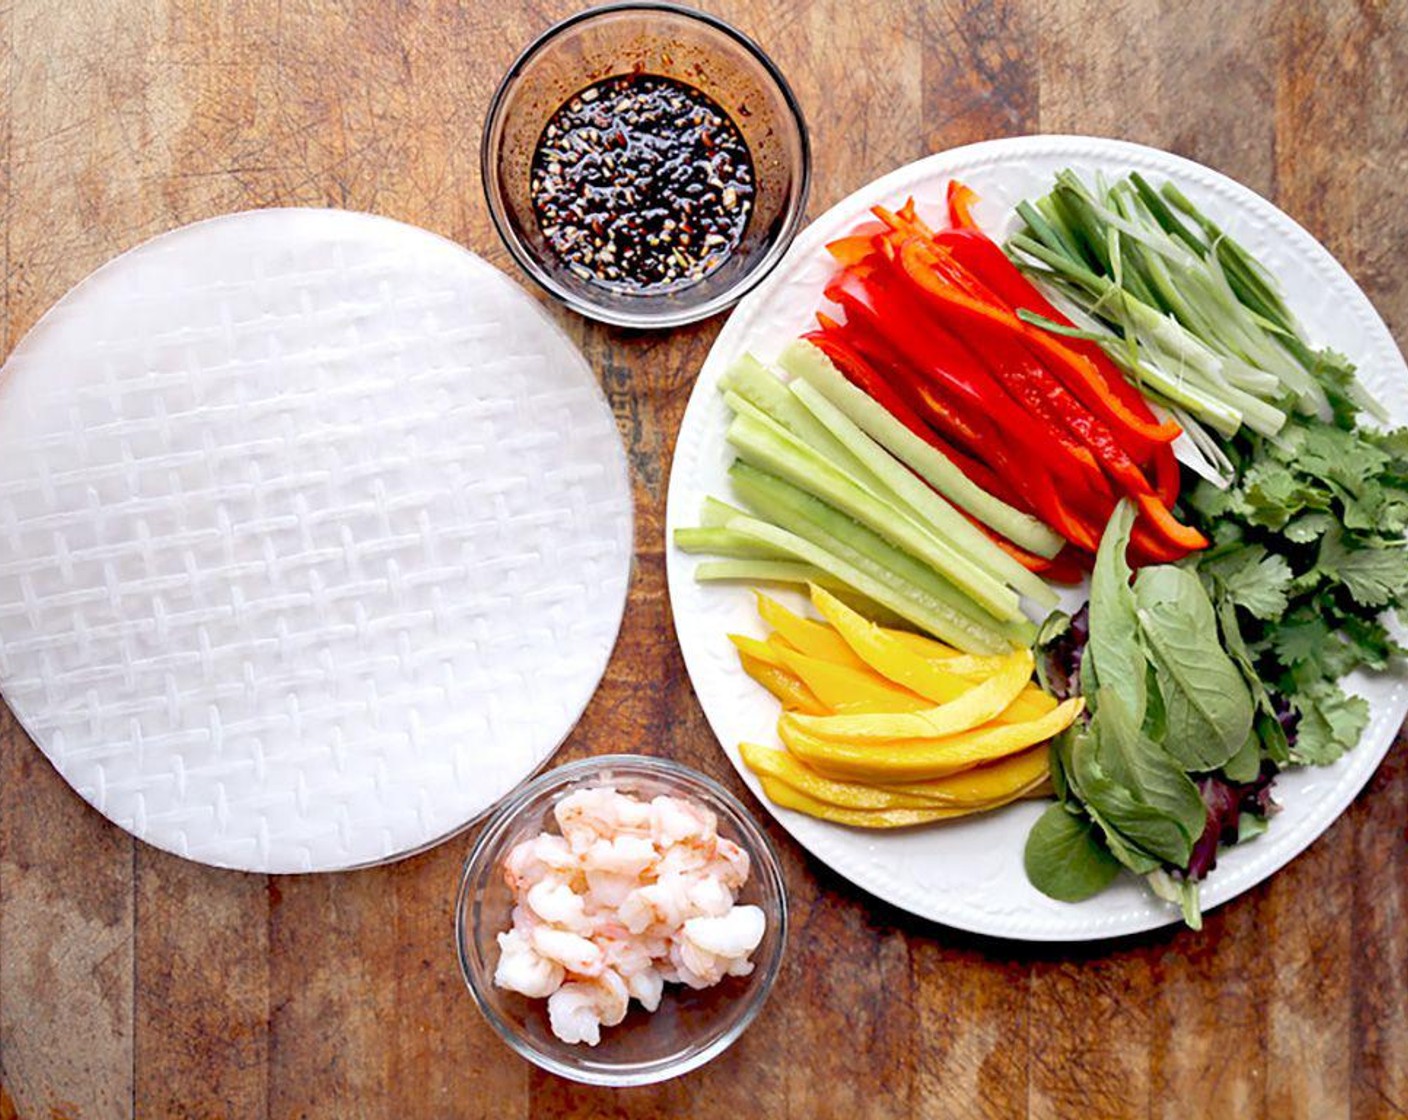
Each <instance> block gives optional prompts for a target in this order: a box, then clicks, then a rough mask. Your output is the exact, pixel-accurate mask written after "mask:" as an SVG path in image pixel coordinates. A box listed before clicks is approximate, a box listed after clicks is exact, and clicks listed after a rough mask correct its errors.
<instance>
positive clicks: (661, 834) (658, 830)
mask: <svg viewBox="0 0 1408 1120" xmlns="http://www.w3.org/2000/svg"><path fill="white" fill-rule="evenodd" d="M650 817H651V838H652V839H653V840H654V841H655V843H656V845H657V846H658V847H659V848H661V849H664V848H667V847H670V846H671V845H674V844H680V843H684V842H687V841H695V842H700V843H703V842H707V841H710V840H712V839H713V838H714V836H715V835H717V831H718V823H719V820H718V818H717V817H716V816H714V814H713V813H711V812H710V811H709V810H708V809H704V808H702V807H700V806H698V805H695V804H693V803H692V802H689V801H685V800H682V799H681V798H678V797H657V798H655V799H654V800H653V801H651V803H650Z"/></svg>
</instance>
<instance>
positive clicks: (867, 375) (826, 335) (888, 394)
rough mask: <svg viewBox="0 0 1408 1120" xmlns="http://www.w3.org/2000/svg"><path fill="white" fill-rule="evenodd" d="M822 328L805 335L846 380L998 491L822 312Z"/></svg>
mask: <svg viewBox="0 0 1408 1120" xmlns="http://www.w3.org/2000/svg"><path fill="white" fill-rule="evenodd" d="M817 319H818V320H819V321H820V322H821V326H822V329H821V330H819V331H810V332H808V333H807V334H804V335H802V337H803V338H804V339H806V340H807V341H808V342H810V343H812V345H814V346H816V347H817V348H818V349H819V350H821V352H822V353H824V354H825V355H826V356H827V357H828V358H830V359H831V360H832V362H833V363H835V365H836V368H837V369H838V370H840V371H841V373H842V374H843V375H844V376H845V378H846V380H848V381H850V382H851V383H852V384H853V385H855V386H856V387H857V388H859V389H860V390H861V391H862V392H863V393H866V394H867V395H868V396H870V397H872V398H873V399H874V400H875V401H876V402H877V403H878V404H879V405H880V406H881V407H882V408H884V409H885V411H886V412H888V413H889V414H890V415H891V416H893V417H894V418H895V419H896V420H898V421H899V422H900V423H901V424H903V425H904V426H905V427H906V428H908V429H909V430H910V431H911V432H913V433H914V434H915V435H917V436H918V437H919V438H920V439H922V440H923V441H924V442H925V443H927V444H928V445H929V446H930V447H932V448H933V449H934V450H935V451H937V452H938V453H939V454H940V455H942V456H943V457H944V458H945V459H947V460H948V461H949V462H951V463H952V464H953V465H954V466H956V467H957V468H958V469H959V470H960V471H962V472H963V474H964V476H965V477H966V478H968V479H969V480H970V481H971V482H973V483H974V484H975V485H977V486H979V487H981V488H982V489H984V490H986V491H987V492H988V493H989V494H996V489H997V488H1002V489H1005V487H998V483H997V478H996V477H995V476H994V475H993V473H992V472H991V471H990V470H988V468H987V467H985V466H983V465H982V464H981V463H979V462H978V461H977V460H976V459H972V458H970V457H969V456H967V455H965V454H964V453H963V452H961V451H959V450H958V449H957V448H956V447H953V446H952V445H951V444H949V443H948V442H947V441H946V440H944V439H943V438H941V437H940V436H939V435H937V434H936V433H935V431H934V429H933V428H931V427H930V426H929V425H928V424H927V423H926V422H925V421H924V418H923V417H922V416H920V415H919V413H918V412H916V411H915V410H914V409H913V408H911V407H910V405H909V402H908V401H906V400H905V399H904V397H902V396H901V395H900V393H899V391H898V390H897V389H896V388H895V387H894V386H893V385H891V384H890V382H889V381H888V380H886V378H885V376H884V375H883V374H882V373H881V372H880V371H879V370H877V369H875V368H874V367H873V366H871V365H870V363H869V362H867V361H866V360H865V358H864V357H862V356H861V355H860V353H859V352H857V351H856V350H855V348H854V347H852V346H851V345H850V344H849V343H847V342H846V340H845V338H844V336H843V332H842V328H841V326H840V324H838V323H836V322H835V321H834V320H833V319H831V318H829V317H828V316H826V315H820V314H819V315H818V316H817Z"/></svg>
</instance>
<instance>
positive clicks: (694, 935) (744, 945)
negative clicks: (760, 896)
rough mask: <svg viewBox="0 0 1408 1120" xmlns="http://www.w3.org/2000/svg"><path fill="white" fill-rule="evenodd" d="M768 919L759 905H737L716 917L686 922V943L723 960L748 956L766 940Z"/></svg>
mask: <svg viewBox="0 0 1408 1120" xmlns="http://www.w3.org/2000/svg"><path fill="white" fill-rule="evenodd" d="M766 929H767V918H766V917H765V916H764V914H763V912H762V910H760V909H759V908H758V907H756V906H735V907H734V908H733V909H732V910H730V911H729V912H728V913H726V914H724V915H722V916H720V917H713V918H690V919H689V921H687V922H685V923H684V938H683V940H684V941H685V943H686V944H688V945H693V946H695V947H696V948H699V949H702V950H703V951H704V952H706V953H713V954H714V955H715V956H719V957H746V956H747V955H748V954H749V953H751V952H752V951H753V950H754V949H756V948H757V947H758V945H759V943H760V942H761V941H762V940H763V933H764V932H765V931H766Z"/></svg>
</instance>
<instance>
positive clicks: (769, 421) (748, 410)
mask: <svg viewBox="0 0 1408 1120" xmlns="http://www.w3.org/2000/svg"><path fill="white" fill-rule="evenodd" d="M785 391H786V392H787V395H788V396H789V397H790V396H792V393H791V390H785ZM724 403H725V404H726V405H728V406H729V408H730V409H732V410H733V414H734V415H735V416H748V417H751V418H752V419H754V420H756V421H758V422H759V423H760V424H762V425H763V426H764V427H766V428H768V429H769V430H770V431H771V432H772V433H773V434H774V435H775V436H777V438H778V439H781V440H785V441H787V443H788V444H790V445H792V446H795V447H797V448H800V449H803V450H810V451H813V452H815V451H816V450H817V449H816V448H815V447H814V446H811V445H809V444H808V443H807V442H806V441H805V440H804V439H802V438H801V437H800V436H798V435H797V433H796V432H794V431H792V430H790V429H788V428H787V427H785V426H784V425H783V424H782V423H781V422H780V421H779V420H778V419H777V418H776V417H773V416H769V415H768V414H767V413H766V412H764V411H763V410H762V409H760V408H758V407H757V406H756V405H754V404H752V403H751V402H750V401H748V400H745V399H744V398H743V397H740V396H739V395H738V394H737V393H734V392H732V391H730V392H727V393H725V394H724ZM836 444H837V446H838V447H839V448H840V449H841V453H840V454H837V453H833V454H831V455H830V456H829V457H828V459H827V461H828V462H829V463H831V465H832V466H834V467H837V468H838V469H840V470H841V471H842V472H843V473H845V474H847V475H849V476H850V478H851V480H852V481H853V482H856V483H858V484H859V485H860V486H862V487H863V488H864V489H866V490H869V491H870V492H871V493H872V494H875V495H876V496H877V497H882V498H885V499H886V500H887V501H888V500H890V498H891V494H890V488H889V487H888V486H886V485H885V483H884V482H883V481H882V480H881V479H880V477H879V476H878V475H876V473H875V472H874V471H873V470H871V469H870V467H869V466H868V465H866V464H865V463H863V462H862V461H861V460H860V459H858V458H857V457H856V456H855V455H852V454H851V453H850V449H849V448H847V447H846V445H845V444H844V443H842V442H841V441H840V440H836Z"/></svg>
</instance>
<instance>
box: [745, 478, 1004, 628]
mask: <svg viewBox="0 0 1408 1120" xmlns="http://www.w3.org/2000/svg"><path fill="white" fill-rule="evenodd" d="M728 473H729V479H730V480H731V481H732V482H733V488H734V490H735V491H736V492H737V493H738V496H739V497H740V498H742V499H743V500H744V501H745V502H747V503H748V505H749V506H750V507H751V508H753V509H754V510H756V511H757V516H759V517H760V518H762V520H764V521H769V522H771V523H772V524H774V525H776V526H777V527H778V528H780V529H786V530H787V531H788V532H789V533H795V534H797V536H799V537H801V538H803V539H804V540H809V541H811V542H812V543H813V544H815V545H818V546H819V547H821V548H824V549H826V551H827V552H830V553H831V554H832V555H834V556H839V557H840V558H841V559H842V560H844V561H846V562H847V563H848V564H851V565H853V566H854V567H856V568H859V569H860V570H861V571H863V572H865V573H866V574H867V575H869V576H870V577H871V578H873V579H876V580H878V581H880V582H881V583H884V584H887V585H888V586H889V587H891V588H893V589H894V590H895V591H896V592H897V593H899V594H901V595H904V596H906V597H907V598H910V599H912V600H914V601H915V602H916V603H918V604H919V605H920V606H922V607H926V608H928V609H929V610H935V611H944V612H948V611H955V612H957V613H958V614H960V615H962V616H964V617H965V618H967V619H969V620H970V621H971V622H973V623H976V624H978V625H981V626H984V627H986V628H988V629H990V630H996V631H997V632H998V633H1000V634H1002V635H1003V636H1004V637H1006V638H1009V639H1010V640H1012V641H1013V642H1030V637H1029V633H1030V627H1031V624H1030V623H1029V622H1027V620H1026V619H1022V620H1021V621H1020V622H1016V623H1014V622H1003V621H1001V620H999V619H996V618H994V617H993V616H992V615H991V614H989V613H988V612H987V611H985V610H983V609H982V608H981V607H979V606H978V605H977V604H976V603H974V602H973V600H972V599H970V598H969V597H968V596H967V595H965V594H964V593H963V592H962V591H960V590H959V589H958V588H956V587H954V586H953V584H951V583H949V582H948V580H946V579H944V578H943V577H942V576H940V575H939V574H938V573H937V572H935V571H934V569H933V568H931V567H929V566H928V565H927V564H924V563H923V562H921V561H919V560H916V559H915V558H914V557H913V556H911V555H910V554H909V553H907V552H904V551H902V550H901V549H898V548H896V547H895V546H894V545H892V544H891V543H890V542H889V541H887V540H886V539H885V538H884V537H882V536H880V535H879V534H878V533H876V532H875V531H874V530H873V529H869V528H867V527H866V526H864V525H862V524H860V523H859V522H858V521H855V520H854V519H853V518H851V517H849V516H847V515H846V514H844V513H842V512H841V511H840V510H838V509H836V508H835V507H833V506H830V505H827V504H826V503H825V502H824V501H822V500H821V499H820V498H817V497H814V496H812V495H811V494H808V493H807V492H806V491H805V490H802V489H799V488H798V487H796V486H793V485H792V483H790V482H788V481H787V480H786V479H783V478H779V477H777V476H776V475H774V474H769V473H768V472H767V471H761V470H758V469H757V468H756V467H752V466H749V465H748V464H747V463H745V462H743V461H742V460H741V459H740V460H737V461H736V462H735V463H734V464H733V466H732V467H730V468H729V472H728Z"/></svg>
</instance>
